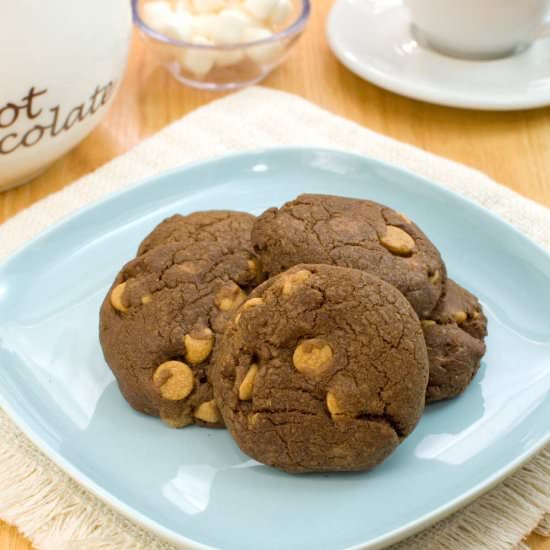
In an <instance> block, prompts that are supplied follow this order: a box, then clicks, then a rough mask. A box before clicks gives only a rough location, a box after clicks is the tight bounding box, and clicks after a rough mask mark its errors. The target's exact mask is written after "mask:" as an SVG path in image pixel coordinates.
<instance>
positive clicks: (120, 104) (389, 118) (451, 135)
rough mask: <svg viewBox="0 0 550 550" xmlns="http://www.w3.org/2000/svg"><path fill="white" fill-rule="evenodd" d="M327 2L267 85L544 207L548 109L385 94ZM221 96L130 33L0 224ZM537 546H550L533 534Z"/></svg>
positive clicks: (11, 542)
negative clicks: (58, 145)
mask: <svg viewBox="0 0 550 550" xmlns="http://www.w3.org/2000/svg"><path fill="white" fill-rule="evenodd" d="M331 4H332V2H330V1H328V0H318V1H316V2H314V10H313V15H312V19H311V22H310V24H309V26H308V29H307V31H306V33H305V35H304V37H303V39H302V40H301V42H300V43H299V44H298V46H297V47H296V49H295V51H294V52H293V54H292V55H291V57H290V58H289V59H288V60H287V61H286V62H285V63H284V65H283V66H282V67H280V68H279V69H278V70H276V71H275V72H274V73H273V74H272V75H270V76H269V77H268V79H267V80H266V81H265V82H264V84H265V85H267V86H271V87H273V88H278V89H281V90H286V91H288V92H293V93H296V94H298V95H301V96H303V97H305V98H306V99H309V100H310V101H313V102H314V103H317V104H318V105H320V106H322V107H324V108H326V109H328V110H329V111H332V112H334V113H336V114H339V115H342V116H344V117H347V118H349V119H352V120H354V121H356V122H358V123H360V124H362V125H363V126H366V127H368V128H371V129H372V130H375V131H377V132H380V133H382V134H386V135H388V136H391V137H394V138H396V139H399V140H401V141H405V142H407V143H411V144H413V145H416V146H417V147H420V148H422V149H425V150H427V151H431V152H433V153H435V154H438V155H442V156H444V157H447V158H450V159H453V160H456V161H459V162H462V163H464V164H467V165H470V166H472V167H475V168H478V169H480V170H483V171H484V172H486V173H487V174H489V175H490V176H491V177H493V178H494V179H496V180H497V181H499V182H501V183H503V184H505V185H507V186H508V187H510V188H511V189H514V190H516V191H518V192H519V193H521V194H523V195H525V196H527V197H529V198H531V199H533V200H536V201H538V202H540V203H542V204H544V205H546V206H550V108H545V109H536V110H532V111H524V112H508V113H491V112H478V111H466V110H461V109H451V108H446V107H438V106H434V105H429V104H426V103H421V102H418V101H413V100H409V99H406V98H403V97H400V96H397V95H395V94H392V93H390V92H386V91H384V90H381V89H380V88H377V87H375V86H373V85H371V84H369V83H367V82H364V81H362V80H361V79H359V78H358V77H356V76H354V75H353V74H352V73H350V72H349V71H348V70H347V69H345V68H344V67H343V66H342V65H340V64H339V63H338V61H337V60H336V59H335V58H334V56H333V55H332V53H331V52H330V50H329V48H328V45H327V41H326V38H325V33H324V22H325V19H326V17H327V14H328V11H329V8H330V6H331ZM218 97H220V96H219V95H213V94H210V93H206V92H198V91H195V90H191V89H188V88H184V87H182V86H181V85H180V84H179V83H177V82H176V81H175V80H173V79H172V78H171V77H170V75H168V74H167V73H166V72H164V70H163V69H162V68H160V67H158V66H156V65H155V63H154V60H153V59H152V57H151V55H150V54H149V52H148V50H147V48H146V47H145V46H144V44H143V43H142V41H141V39H140V38H139V37H137V36H135V37H134V43H133V47H132V53H131V56H130V60H129V67H128V71H127V73H126V76H125V78H124V81H123V83H122V86H121V89H120V92H119V94H118V96H117V98H116V100H115V102H114V105H113V107H112V109H111V111H110V112H109V114H108V115H107V117H106V118H105V120H104V121H103V122H102V124H100V126H99V127H98V128H97V129H96V130H95V131H94V132H93V133H92V134H91V135H90V136H89V137H88V138H87V139H86V140H84V141H83V142H82V143H81V144H80V145H79V146H78V147H76V148H75V149H73V150H72V151H71V152H70V153H69V154H67V155H66V156H65V157H63V158H62V159H60V160H59V161H57V162H56V163H55V164H53V165H52V166H51V167H50V168H49V169H48V171H47V172H45V173H44V174H43V175H42V176H40V177H38V178H37V179H35V180H34V181H32V182H30V183H28V184H26V185H24V186H22V187H19V188H17V189H14V190H11V191H7V192H5V193H3V194H2V193H0V222H2V221H4V220H6V219H8V218H9V217H10V216H13V215H14V214H16V213H17V212H19V211H20V210H22V209H24V208H26V207H27V206H29V205H31V204H33V203H34V202H35V201H37V200H39V199H41V198H42V197H45V196H46V195H49V194H50V193H53V192H55V191H57V190H59V189H61V188H62V187H64V186H65V185H68V184H70V183H71V182H72V181H74V180H75V179H77V178H78V177H80V176H82V175H84V174H86V173H88V172H90V171H91V170H94V169H95V168H98V167H99V166H101V165H102V164H104V163H105V162H107V161H108V160H110V159H112V158H114V157H116V156H118V155H120V154H121V153H124V152H125V151H127V150H128V149H130V148H131V147H132V146H134V145H135V144H136V143H138V142H140V141H141V140H143V139H144V138H146V137H147V136H150V135H151V134H153V133H155V132H157V131H158V130H160V129H161V128H163V127H164V126H166V125H167V124H168V123H170V122H172V121H174V120H176V119H178V118H180V117H182V116H183V115H185V114H186V113H188V112H190V111H192V110H193V109H195V108H197V107H198V106H200V105H204V104H205V103H208V102H209V101H212V100H213V99H216V98H218ZM528 542H529V544H530V546H531V548H533V549H536V550H550V540H545V539H543V538H542V537H538V536H536V535H532V536H531V537H529V539H528ZM30 549H32V546H31V544H30V543H29V542H28V541H27V540H26V539H24V538H23V537H22V536H21V535H20V534H18V532H17V531H16V530H15V528H13V527H11V526H8V525H6V524H3V523H1V522H0V550H30Z"/></svg>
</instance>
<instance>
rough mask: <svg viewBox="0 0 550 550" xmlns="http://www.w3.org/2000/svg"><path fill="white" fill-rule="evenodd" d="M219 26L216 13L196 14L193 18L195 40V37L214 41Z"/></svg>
mask: <svg viewBox="0 0 550 550" xmlns="http://www.w3.org/2000/svg"><path fill="white" fill-rule="evenodd" d="M217 27H218V17H217V16H216V15H196V16H195V17H194V18H193V42H196V40H195V38H196V39H198V40H202V39H206V40H210V41H213V39H214V33H215V32H216V29H217Z"/></svg>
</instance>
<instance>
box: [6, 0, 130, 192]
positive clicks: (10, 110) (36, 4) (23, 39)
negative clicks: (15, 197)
mask: <svg viewBox="0 0 550 550" xmlns="http://www.w3.org/2000/svg"><path fill="white" fill-rule="evenodd" d="M0 14H1V16H0V191H2V190H4V189H7V188H9V187H13V186H15V185H18V184H21V183H23V182H25V181H26V180H28V179H30V178H32V177H33V176H35V175H37V174H38V173H39V172H40V171H42V170H43V169H45V168H46V167H47V166H48V165H49V164H51V163H52V162H53V161H54V160H55V159H57V158H58V157H60V156H61V155H62V154H64V153H65V152H67V151H68V150H69V149H71V148H72V147H73V146H75V145H76V144H77V143H78V142H80V141H81V140H82V139H83V138H84V137H85V136H86V135H87V134H88V133H90V132H91V131H92V129H93V128H94V127H95V126H96V125H97V124H98V123H99V121H100V120H101V118H102V117H103V116H104V115H105V113H106V111H107V108H108V106H109V104H110V103H111V101H112V99H113V97H114V95H115V92H116V90H117V87H118V84H119V82H120V79H121V77H122V74H123V72H124V68H125V66H126V60H127V55H128V48H129V44H130V38H131V29H132V16H131V8H130V2H129V0H47V1H46V0H16V1H14V0H0Z"/></svg>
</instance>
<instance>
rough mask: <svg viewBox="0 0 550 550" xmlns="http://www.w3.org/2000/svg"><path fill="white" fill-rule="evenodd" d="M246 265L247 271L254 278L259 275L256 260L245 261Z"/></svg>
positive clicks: (258, 265) (258, 266)
mask: <svg viewBox="0 0 550 550" xmlns="http://www.w3.org/2000/svg"><path fill="white" fill-rule="evenodd" d="M246 264H247V265H248V270H249V271H250V272H251V273H252V274H253V275H254V277H258V276H259V275H260V264H259V262H258V260H256V259H252V260H247V262H246Z"/></svg>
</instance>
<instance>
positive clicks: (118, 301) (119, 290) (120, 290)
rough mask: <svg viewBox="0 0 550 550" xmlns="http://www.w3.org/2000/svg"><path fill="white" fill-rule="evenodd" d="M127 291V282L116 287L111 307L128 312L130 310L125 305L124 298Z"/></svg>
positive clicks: (112, 293)
mask: <svg viewBox="0 0 550 550" xmlns="http://www.w3.org/2000/svg"><path fill="white" fill-rule="evenodd" d="M125 290H126V282H124V283H120V284H119V285H117V286H115V288H113V290H112V292H111V305H112V306H113V307H114V308H115V309H116V310H118V311H122V312H125V311H128V308H127V307H126V306H125V305H124V303H123V301H122V298H123V295H124V291H125Z"/></svg>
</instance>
